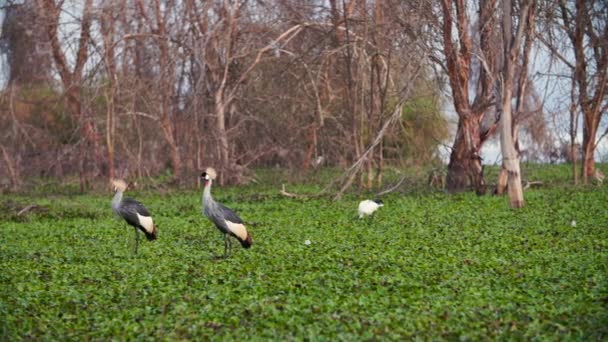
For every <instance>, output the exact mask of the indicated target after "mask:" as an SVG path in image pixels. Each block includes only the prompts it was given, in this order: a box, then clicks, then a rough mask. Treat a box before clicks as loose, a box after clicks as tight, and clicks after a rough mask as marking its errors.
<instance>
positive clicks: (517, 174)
mask: <svg viewBox="0 0 608 342" xmlns="http://www.w3.org/2000/svg"><path fill="white" fill-rule="evenodd" d="M533 1H534V0H531V1H525V2H524V3H523V4H522V6H521V8H520V15H519V24H518V27H517V32H516V35H515V37H514V36H513V32H512V20H513V19H512V16H511V9H512V3H511V0H503V1H502V8H503V13H502V15H503V25H502V30H503V31H502V33H503V51H504V65H503V69H502V83H501V86H502V89H501V90H502V91H501V96H502V99H501V107H502V111H501V116H500V146H501V152H502V156H503V163H502V170H501V176H500V177H499V178H501V179H502V180H503V181H504V179H505V175H504V174H505V173H506V181H507V193H508V195H509V204H510V205H511V207H512V208H521V207H523V206H524V194H523V189H522V185H521V171H520V166H519V155H518V153H517V150H516V149H515V141H514V138H513V137H514V136H516V135H517V132H516V131H514V129H513V113H512V101H513V80H514V73H515V64H516V61H517V60H518V58H519V54H520V48H519V47H520V45H521V41H522V37H523V35H524V32H525V31H526V27H527V26H528V25H532V24H533V23H532V22H531V20H530V19H531V16H532V14H533V11H534V5H533ZM522 74H523V76H522V77H525V73H522ZM520 100H521V97H520ZM518 103H519V101H518ZM499 183H500V180H499ZM499 187H500V184H499Z"/></svg>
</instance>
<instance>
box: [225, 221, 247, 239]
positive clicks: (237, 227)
mask: <svg viewBox="0 0 608 342" xmlns="http://www.w3.org/2000/svg"><path fill="white" fill-rule="evenodd" d="M226 226H228V229H230V231H231V232H232V233H234V235H236V236H238V237H239V239H241V240H245V239H247V228H245V226H244V225H243V224H241V223H234V222H230V221H228V220H226Z"/></svg>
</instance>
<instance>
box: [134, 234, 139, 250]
mask: <svg viewBox="0 0 608 342" xmlns="http://www.w3.org/2000/svg"><path fill="white" fill-rule="evenodd" d="M138 245H139V234H137V227H135V251H134V253H135V255H137V246H138Z"/></svg>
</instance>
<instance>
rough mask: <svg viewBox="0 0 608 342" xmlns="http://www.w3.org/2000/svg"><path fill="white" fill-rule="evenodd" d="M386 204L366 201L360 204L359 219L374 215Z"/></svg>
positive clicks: (377, 200)
mask: <svg viewBox="0 0 608 342" xmlns="http://www.w3.org/2000/svg"><path fill="white" fill-rule="evenodd" d="M383 206H384V203H382V200H379V199H375V200H365V201H361V203H359V210H358V211H359V218H360V219H361V218H363V217H365V216H369V215H372V214H373V213H374V212H375V211H376V210H378V208H380V207H383Z"/></svg>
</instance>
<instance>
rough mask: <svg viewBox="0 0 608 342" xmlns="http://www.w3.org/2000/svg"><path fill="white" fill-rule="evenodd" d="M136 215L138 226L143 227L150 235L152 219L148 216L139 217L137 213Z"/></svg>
mask: <svg viewBox="0 0 608 342" xmlns="http://www.w3.org/2000/svg"><path fill="white" fill-rule="evenodd" d="M136 214H137V219H138V220H139V224H140V225H141V226H142V227H144V229H145V230H146V231H147V232H148V233H152V232H153V231H154V221H152V217H150V216H142V215H139V213H136Z"/></svg>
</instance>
